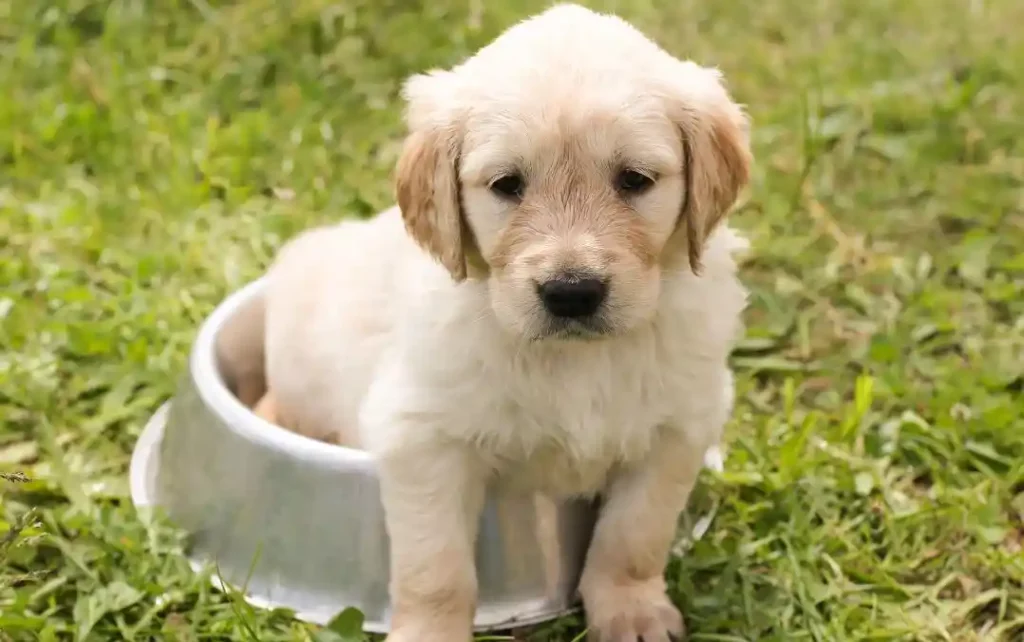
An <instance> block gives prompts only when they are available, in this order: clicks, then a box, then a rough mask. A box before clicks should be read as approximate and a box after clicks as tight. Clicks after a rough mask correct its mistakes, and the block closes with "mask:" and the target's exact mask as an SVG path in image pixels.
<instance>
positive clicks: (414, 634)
mask: <svg viewBox="0 0 1024 642" xmlns="http://www.w3.org/2000/svg"><path fill="white" fill-rule="evenodd" d="M471 640H472V638H470V637H467V636H465V635H463V634H461V633H458V632H455V631H451V630H424V629H413V628H411V627H406V628H402V629H397V630H395V631H392V632H391V633H388V637H387V638H386V639H385V640H384V642H471Z"/></svg>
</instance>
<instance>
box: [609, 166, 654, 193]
mask: <svg viewBox="0 0 1024 642" xmlns="http://www.w3.org/2000/svg"><path fill="white" fill-rule="evenodd" d="M651 185H654V179H653V178H651V177H650V176H647V175H646V174H641V173H640V172H638V171H636V170H635V169H624V170H622V171H621V172H619V175H618V176H617V177H616V178H615V187H616V188H617V189H618V190H619V191H620V192H623V193H625V194H629V195H636V194H642V193H644V192H646V191H647V190H648V189H650V187H651Z"/></svg>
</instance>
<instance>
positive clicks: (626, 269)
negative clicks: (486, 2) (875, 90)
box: [261, 5, 751, 642]
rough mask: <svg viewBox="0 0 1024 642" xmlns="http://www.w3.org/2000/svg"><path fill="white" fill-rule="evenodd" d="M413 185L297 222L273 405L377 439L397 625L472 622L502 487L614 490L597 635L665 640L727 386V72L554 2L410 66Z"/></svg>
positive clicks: (272, 290)
mask: <svg viewBox="0 0 1024 642" xmlns="http://www.w3.org/2000/svg"><path fill="white" fill-rule="evenodd" d="M404 95H405V98H406V100H407V107H408V109H407V122H408V126H409V129H410V133H409V135H408V138H407V140H406V143H405V148H404V151H403V153H402V155H401V159H400V160H399V162H398V168H397V194H398V207H397V208H394V209H391V210H388V211H386V212H383V213H381V214H380V215H378V216H377V217H376V218H374V219H372V220H370V221H366V222H354V221H353V222H343V223H341V224H338V225H336V226H333V227H328V228H323V229H317V230H313V231H309V232H306V233H305V234H303V235H301V236H299V237H297V238H296V239H294V240H293V241H292V242H290V243H289V244H288V245H287V246H286V248H285V249H283V251H282V252H281V254H280V256H279V258H278V259H277V261H276V262H275V264H274V266H273V267H272V268H271V270H270V273H269V277H268V283H269V286H268V293H267V301H266V357H267V361H266V368H267V380H268V384H269V393H268V394H269V395H270V398H269V399H265V400H264V402H263V404H262V406H261V408H263V409H269V410H267V412H269V413H271V414H272V416H273V417H274V418H275V419H277V420H278V421H280V422H281V423H282V424H284V425H286V426H287V427H289V428H291V429H293V430H296V431H298V432H301V433H304V434H307V435H312V436H314V437H318V438H322V439H328V440H330V441H335V442H339V443H341V444H344V445H348V446H353V447H361V448H365V449H367V450H369V451H370V452H372V453H373V455H374V456H375V457H376V459H377V461H378V462H379V471H380V476H381V489H382V498H383V503H384V507H385V512H386V515H387V527H388V530H389V533H390V540H391V564H392V567H391V598H392V606H393V616H392V621H391V633H390V635H389V637H388V640H389V642H466V641H468V640H469V639H470V637H471V627H472V620H473V614H474V604H475V600H476V590H477V584H476V575H475V569H474V562H473V551H474V542H475V537H476V532H475V528H476V525H477V517H478V513H479V511H480V509H481V505H482V502H483V500H484V489H485V487H486V486H487V484H488V483H489V482H491V481H493V480H502V481H503V482H505V483H509V484H512V485H515V486H520V487H522V488H524V489H531V490H536V491H538V492H544V493H550V494H551V495H552V496H598V495H599V496H601V497H602V499H603V503H602V507H601V513H600V517H599V520H598V523H597V526H596V531H595V534H594V538H593V542H592V544H591V548H590V550H589V552H588V557H587V562H586V566H585V570H584V573H583V576H582V579H581V583H580V593H581V595H582V598H583V604H584V607H585V610H586V613H587V618H588V621H589V628H590V630H591V632H592V635H593V637H594V638H595V639H597V640H601V641H604V642H636V641H637V640H641V639H642V640H644V641H645V642H665V641H667V640H669V639H670V637H673V636H678V635H681V634H682V633H683V619H682V617H681V615H680V613H679V611H678V610H677V608H676V607H675V606H673V604H672V603H671V602H670V601H669V599H668V598H667V597H666V595H665V582H664V580H663V571H664V568H665V564H666V562H667V558H668V555H669V549H670V546H671V543H672V540H673V537H674V533H675V528H676V520H677V516H678V515H679V513H680V511H681V510H682V509H683V508H684V507H685V505H686V502H687V498H688V495H689V494H690V490H691V488H692V487H693V485H694V482H695V480H696V478H697V475H698V472H699V470H700V469H701V465H702V461H703V458H704V456H705V453H706V452H708V451H709V448H713V447H714V446H715V445H716V444H717V443H718V441H719V439H720V435H721V431H722V426H723V424H724V423H725V422H726V420H727V418H728V416H729V415H730V413H731V408H732V399H733V389H732V388H733V386H732V376H731V374H730V371H729V369H728V366H727V357H728V355H729V352H730V349H731V346H732V343H733V341H734V339H735V338H736V337H737V336H738V334H739V332H740V329H741V320H740V318H741V313H742V310H743V308H744V306H745V302H746V293H745V290H744V289H743V287H742V286H741V284H740V283H739V281H738V279H737V276H736V265H735V262H734V258H733V253H734V251H738V250H741V249H743V248H744V247H745V242H744V241H743V240H742V239H741V238H740V237H739V236H738V235H737V234H735V233H734V232H733V231H731V230H730V229H729V228H728V227H726V226H725V225H723V224H722V218H723V217H724V216H725V214H726V213H727V211H728V210H729V209H730V207H731V206H732V205H733V204H734V201H735V200H736V198H737V193H738V192H739V191H740V190H741V188H743V187H744V185H745V184H746V183H747V181H748V175H749V168H750V163H751V156H750V151H749V145H748V133H747V129H748V125H747V119H746V117H745V115H744V112H743V110H742V109H741V108H740V107H739V106H738V105H737V104H735V103H734V102H733V101H732V100H731V99H730V97H729V95H728V93H727V91H726V90H725V89H724V88H723V86H722V84H721V81H720V75H719V73H718V72H716V71H715V70H712V69H707V68H703V67H701V66H698V65H697V64H694V63H693V62H687V61H681V60H678V59H676V58H674V57H672V56H671V55H669V54H668V53H666V52H665V51H664V50H662V49H661V48H659V47H658V46H657V45H656V44H654V43H653V42H652V41H650V40H649V39H648V38H646V37H645V36H644V35H642V34H641V33H640V32H639V31H637V30H636V29H634V28H633V27H632V26H630V25H629V24H627V23H626V22H624V21H622V20H621V19H619V18H616V17H614V16H610V15H604V14H599V13H595V12H592V11H590V10H587V9H584V8H581V7H578V6H573V5H558V6H555V7H554V8H551V9H549V10H547V11H545V12H543V13H540V14H538V15H536V16H534V17H533V18H531V19H529V20H526V21H524V22H521V23H519V24H518V25H515V26H513V27H512V28H510V29H509V30H507V31H506V32H505V33H504V34H502V35H501V36H500V37H498V38H497V39H496V40H495V41H494V42H492V43H491V44H489V45H488V46H486V47H484V48H483V49H481V50H480V51H479V52H478V53H477V54H476V55H474V56H473V57H471V58H469V59H468V60H466V61H465V62H463V63H462V64H460V65H458V66H456V67H454V68H453V69H451V70H445V71H432V72H430V73H427V74H425V75H417V76H415V77H413V78H411V79H410V80H409V81H408V82H407V84H406V85H405V92H404Z"/></svg>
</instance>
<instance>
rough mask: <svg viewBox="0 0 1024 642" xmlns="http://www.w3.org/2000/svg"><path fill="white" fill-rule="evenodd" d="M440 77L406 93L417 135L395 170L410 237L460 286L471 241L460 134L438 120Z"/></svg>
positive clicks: (416, 81)
mask: <svg viewBox="0 0 1024 642" xmlns="http://www.w3.org/2000/svg"><path fill="white" fill-rule="evenodd" d="M443 79H444V76H443V75H441V74H435V75H424V76H414V77H413V78H411V79H410V80H409V82H408V83H407V84H406V87H405V94H406V97H407V99H408V101H409V107H408V116H407V119H408V121H409V125H410V129H411V130H412V131H411V132H410V134H409V136H408V137H407V138H406V140H405V144H404V147H403V149H402V154H401V156H400V158H399V160H398V166H397V169H396V180H395V187H396V192H397V199H398V207H399V209H400V210H401V211H402V220H403V221H405V228H406V230H407V231H408V233H409V235H410V236H412V238H413V239H414V240H415V241H416V242H417V243H418V244H419V245H420V246H421V247H422V248H423V249H424V250H426V251H427V252H429V253H430V254H431V256H433V257H434V258H435V259H436V260H437V261H438V262H439V263H440V264H441V265H443V266H444V267H445V268H446V269H447V270H448V272H450V273H451V275H452V278H453V279H455V280H456V281H462V280H464V279H465V278H466V252H465V246H466V243H467V241H468V238H467V232H468V230H466V229H464V221H463V216H462V211H461V210H462V205H461V199H460V194H459V177H458V167H457V166H458V155H459V142H458V134H457V132H456V130H455V128H454V127H451V126H448V125H446V124H445V123H443V122H439V121H438V119H439V118H440V117H441V116H442V114H439V113H438V112H440V111H442V105H440V104H438V101H437V99H436V96H437V91H438V89H442V90H443V88H438V87H436V85H437V84H440V83H441V82H442V81H443Z"/></svg>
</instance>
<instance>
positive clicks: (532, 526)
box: [131, 281, 596, 633]
mask: <svg viewBox="0 0 1024 642" xmlns="http://www.w3.org/2000/svg"><path fill="white" fill-rule="evenodd" d="M262 287H263V283H262V281H256V282H253V283H251V284H249V285H248V286H246V287H245V288H243V289H242V290H240V291H238V292H236V293H234V294H232V295H231V296H230V297H228V298H227V299H226V300H225V301H224V302H223V303H222V304H221V305H220V306H218V307H217V309H216V310H215V311H214V312H213V314H212V315H211V316H210V317H209V318H208V319H207V320H206V321H205V323H204V324H203V325H202V327H201V328H200V330H199V334H198V337H197V339H196V342H195V345H194V346H193V350H192V354H191V358H190V361H189V371H188V374H187V376H185V377H184V378H183V381H182V383H181V386H180V388H179V389H178V391H177V394H176V395H175V397H174V398H173V399H172V400H171V401H170V402H169V403H168V404H167V405H165V406H164V407H163V408H161V409H160V410H159V411H158V412H157V413H156V414H155V415H154V416H153V418H152V419H151V420H150V422H149V424H148V425H147V426H146V428H145V429H144V431H143V433H142V435H141V437H140V439H139V441H138V444H137V445H136V448H135V452H134V454H133V456H132V463H131V494H132V500H133V502H134V503H135V505H136V506H137V507H139V508H140V509H141V508H144V507H158V508H159V509H161V510H162V511H163V512H164V513H165V514H166V515H167V516H168V517H169V518H170V519H171V520H172V521H173V522H174V523H175V524H176V525H177V526H179V527H180V528H182V529H184V530H185V532H186V533H188V535H189V542H190V543H189V549H188V550H189V553H188V554H189V559H190V561H191V562H192V564H193V568H196V569H199V568H201V567H203V566H205V565H206V564H209V563H215V564H216V570H217V577H215V578H214V582H215V583H217V584H218V585H221V586H223V585H224V584H227V585H233V586H235V587H243V588H244V592H245V595H246V598H247V599H248V600H249V601H250V603H252V604H254V605H257V606H261V607H284V608H288V609H291V610H293V611H295V613H296V616H297V617H299V618H300V619H303V620H306V621H309V622H314V623H317V624H325V623H327V622H328V621H329V620H330V619H331V618H332V617H333V616H334V615H336V614H337V613H339V612H340V611H341V610H343V609H344V608H346V607H355V608H358V609H359V610H361V611H362V613H363V615H364V616H365V625H364V626H365V628H366V630H367V631H370V632H376V633H380V632H385V631H386V630H387V629H388V622H389V618H390V608H389V600H388V591H387V587H388V535H387V532H386V530H385V526H384V514H383V508H382V506H381V502H380V495H379V488H378V483H377V472H376V469H375V466H374V462H373V459H372V458H371V457H370V455H369V454H367V453H365V452H362V451H358V450H352V449H348V448H342V447H339V446H335V445H331V444H326V443H322V442H319V441H315V440H313V439H309V438H306V437H303V436H301V435H297V434H295V433H292V432H289V431H287V430H285V429H283V428H279V427H277V426H274V425H272V424H270V423H267V422H266V421H264V420H262V419H261V418H259V417H257V416H256V415H255V414H253V413H252V412H250V410H249V408H248V407H247V406H246V405H245V404H243V403H242V402H241V401H240V399H239V397H242V398H245V397H247V396H249V397H251V396H252V394H253V392H252V391H253V390H258V389H261V387H262V385H263V382H262V376H263V366H262V364H263V347H262V320H261V319H262V306H261V305H260V301H261V299H260V297H261V296H262ZM226 352H230V353H231V356H232V358H231V359H222V358H219V357H221V356H222V355H224V354H225V353H226ZM222 363H232V364H233V365H232V368H233V369H232V371H230V372H228V371H226V369H225V368H223V367H221V365H220V364H222ZM242 389H247V390H248V392H246V393H244V394H240V395H239V394H236V393H238V392H239V391H240V390H242ZM595 516H596V511H595V508H594V506H593V505H592V504H591V503H589V502H578V501H568V502H561V503H557V504H556V503H554V502H552V501H550V500H548V499H546V498H544V497H540V496H533V495H522V494H514V493H511V492H509V491H507V490H502V489H491V490H490V491H489V495H488V500H487V503H486V506H485V509H484V512H483V514H482V516H481V524H480V535H479V538H478V541H477V545H476V564H477V574H478V580H479V601H478V608H477V612H476V620H475V628H476V629H477V630H478V631H486V630H494V629H506V628H511V627H514V626H519V625H526V624H534V623H538V622H542V621H544V620H548V619H553V618H555V617H558V616H560V615H563V614H565V613H567V612H569V611H572V610H573V609H574V608H575V605H576V584H577V581H578V579H579V574H580V571H581V569H582V566H583V560H584V557H585V554H586V549H587V546H588V544H589V542H590V536H591V533H592V531H593V526H594V520H595Z"/></svg>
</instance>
